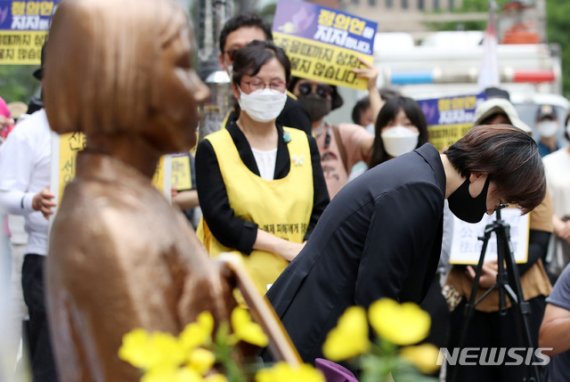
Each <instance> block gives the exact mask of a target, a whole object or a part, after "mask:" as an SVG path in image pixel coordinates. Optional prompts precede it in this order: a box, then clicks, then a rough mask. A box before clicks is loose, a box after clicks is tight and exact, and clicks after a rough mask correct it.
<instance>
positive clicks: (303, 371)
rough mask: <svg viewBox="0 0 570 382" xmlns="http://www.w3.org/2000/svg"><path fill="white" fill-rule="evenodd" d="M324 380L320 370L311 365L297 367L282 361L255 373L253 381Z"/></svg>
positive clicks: (315, 381) (323, 381)
mask: <svg viewBox="0 0 570 382" xmlns="http://www.w3.org/2000/svg"><path fill="white" fill-rule="evenodd" d="M291 381H303V382H325V378H324V377H323V375H322V374H321V372H320V371H318V370H317V369H315V368H314V367H313V366H311V365H307V364H303V365H300V366H299V367H293V366H290V365H288V364H286V363H284V362H280V363H277V364H276V365H274V366H273V367H271V368H268V369H261V370H260V371H258V372H257V374H256V375H255V382H291Z"/></svg>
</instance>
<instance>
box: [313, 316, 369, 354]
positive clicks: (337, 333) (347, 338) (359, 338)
mask: <svg viewBox="0 0 570 382" xmlns="http://www.w3.org/2000/svg"><path fill="white" fill-rule="evenodd" d="M369 348H370V341H369V340H368V322H366V312H365V311H364V309H363V308H361V307H358V306H353V307H350V308H348V309H347V310H346V311H345V312H344V314H343V315H342V316H341V317H340V319H339V320H338V324H337V326H336V327H335V328H334V329H333V330H331V331H330V332H329V334H328V335H327V339H326V341H325V343H324V345H323V354H324V355H325V357H326V358H328V359H330V360H331V361H342V360H346V359H349V358H353V357H356V356H358V355H360V354H362V353H365V352H367V351H368V349H369Z"/></svg>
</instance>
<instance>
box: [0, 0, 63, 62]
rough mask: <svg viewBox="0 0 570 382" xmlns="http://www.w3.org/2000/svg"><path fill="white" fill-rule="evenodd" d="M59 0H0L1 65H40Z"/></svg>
mask: <svg viewBox="0 0 570 382" xmlns="http://www.w3.org/2000/svg"><path fill="white" fill-rule="evenodd" d="M58 3H59V0H52V1H47V0H41V1H39V0H27V1H16V0H1V1H0V64H3V65H39V64H40V61H41V49H42V45H43V44H44V41H45V39H46V37H47V33H48V30H49V26H50V22H51V17H52V15H53V13H54V12H55V9H56V7H57V4H58Z"/></svg>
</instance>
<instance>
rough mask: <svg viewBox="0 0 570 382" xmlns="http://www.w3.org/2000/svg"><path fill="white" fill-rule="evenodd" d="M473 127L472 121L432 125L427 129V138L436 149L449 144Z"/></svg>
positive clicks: (441, 148) (442, 148)
mask: <svg viewBox="0 0 570 382" xmlns="http://www.w3.org/2000/svg"><path fill="white" fill-rule="evenodd" d="M471 127H473V123H463V124H457V125H433V126H430V127H429V129H428V137H429V138H428V140H429V142H430V143H431V144H432V145H434V146H435V148H436V149H437V150H438V151H442V150H444V149H446V148H447V147H449V146H451V145H452V144H454V143H455V142H457V141H458V140H459V138H461V137H463V136H464V135H465V134H466V133H467V132H468V131H469V130H470V129H471Z"/></svg>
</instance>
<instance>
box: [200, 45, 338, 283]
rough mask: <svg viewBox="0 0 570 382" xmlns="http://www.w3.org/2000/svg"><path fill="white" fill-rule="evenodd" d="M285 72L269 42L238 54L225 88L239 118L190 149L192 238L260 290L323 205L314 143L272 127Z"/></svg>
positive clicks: (292, 253) (283, 59) (281, 56)
mask: <svg viewBox="0 0 570 382" xmlns="http://www.w3.org/2000/svg"><path fill="white" fill-rule="evenodd" d="M290 72H291V65H290V63H289V59H288V58H287V56H286V55H285V53H284V51H283V50H282V49H281V48H279V47H277V46H275V45H274V44H273V43H272V42H269V41H253V42H252V43H250V44H249V45H247V46H246V47H244V48H242V49H240V50H238V51H237V52H236V54H235V56H234V62H233V75H232V91H233V93H234V96H235V98H236V99H237V100H238V106H237V108H238V110H237V112H238V113H236V114H237V115H239V117H238V118H237V120H233V121H230V123H229V124H228V126H227V129H222V130H220V131H217V132H215V133H213V134H211V135H208V136H207V137H206V138H205V139H204V140H203V141H202V142H200V144H199V145H198V150H197V152H196V182H197V186H198V195H199V200H200V206H201V208H202V212H203V214H204V218H203V220H202V222H201V223H200V225H199V227H198V236H199V237H200V238H201V240H202V241H203V243H204V245H205V247H206V248H207V249H208V251H209V253H210V255H212V256H217V255H218V254H219V253H221V252H230V251H236V252H239V253H240V254H241V256H242V257H243V260H244V262H245V266H246V268H247V270H248V271H249V273H250V275H251V276H252V278H253V280H254V281H255V283H256V285H257V287H258V289H259V291H260V292H261V293H265V291H266V290H267V289H268V288H269V287H270V286H271V285H272V284H273V282H274V281H275V279H276V278H277V277H278V276H279V274H280V273H281V272H282V271H283V269H285V267H286V266H287V265H288V264H289V262H290V261H291V260H293V259H294V258H295V257H296V256H297V254H298V253H299V252H300V251H301V249H302V248H303V245H304V242H305V240H306V239H307V237H308V235H309V234H310V233H311V231H312V229H313V227H314V226H315V224H316V222H317V219H318V218H319V217H320V215H321V213H322V212H323V210H324V208H325V207H326V205H327V204H328V201H329V198H328V193H327V190H326V184H325V181H324V178H323V174H322V171H321V167H320V161H319V152H318V149H317V146H316V144H315V141H314V140H313V139H312V138H311V137H308V136H307V134H305V133H304V132H302V131H299V130H296V129H291V128H289V127H284V126H280V125H279V124H277V123H276V122H275V120H276V118H277V116H278V115H279V113H280V112H281V110H282V109H283V106H284V104H285V101H286V98H287V95H286V92H285V91H286V84H287V82H288V81H289V77H290Z"/></svg>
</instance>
